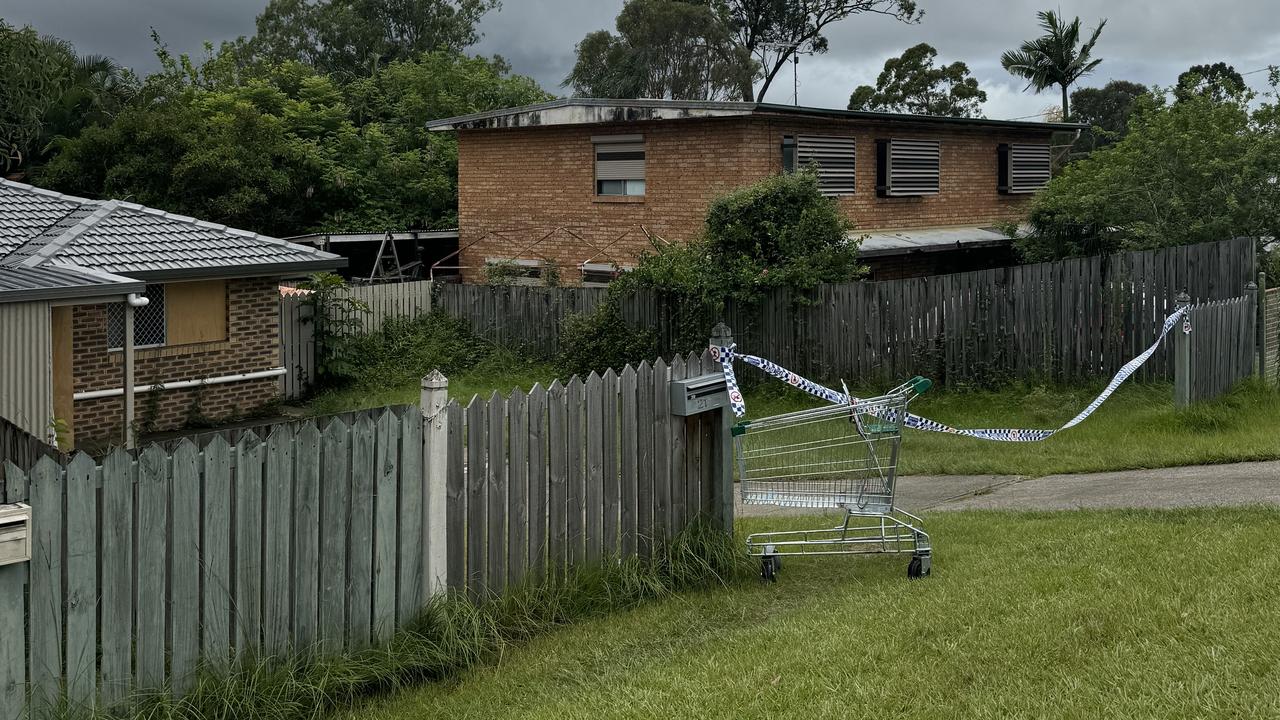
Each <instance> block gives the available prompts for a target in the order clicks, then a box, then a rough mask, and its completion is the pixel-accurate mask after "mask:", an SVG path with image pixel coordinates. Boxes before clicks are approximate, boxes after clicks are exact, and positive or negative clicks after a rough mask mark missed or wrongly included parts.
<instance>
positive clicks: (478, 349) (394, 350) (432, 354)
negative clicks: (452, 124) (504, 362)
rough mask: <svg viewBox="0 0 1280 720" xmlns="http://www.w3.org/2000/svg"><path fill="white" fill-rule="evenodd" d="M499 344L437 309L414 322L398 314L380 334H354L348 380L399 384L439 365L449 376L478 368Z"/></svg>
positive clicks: (348, 348)
mask: <svg viewBox="0 0 1280 720" xmlns="http://www.w3.org/2000/svg"><path fill="white" fill-rule="evenodd" d="M492 352H493V346H492V345H490V344H489V343H487V342H485V341H484V340H483V339H481V338H479V337H476V336H475V335H473V334H472V333H471V329H470V328H469V327H468V326H467V323H466V321H464V320H460V319H458V318H453V317H450V316H449V315H446V314H445V313H444V312H442V311H438V310H437V311H433V312H431V313H428V314H426V315H420V316H418V317H416V318H414V319H412V320H408V319H404V318H392V319H389V320H387V321H386V322H385V323H384V324H383V326H382V330H381V331H380V332H376V333H371V334H369V335H362V336H357V337H353V338H350V339H348V340H347V341H346V344H345V348H344V353H345V355H346V357H347V358H348V359H349V362H348V363H347V367H348V368H349V374H347V375H346V376H345V377H344V378H343V379H344V380H346V381H348V382H359V383H362V384H376V385H380V386H394V385H398V384H406V383H412V382H413V381H414V380H416V379H418V378H420V377H422V376H423V375H425V374H427V373H428V372H430V371H431V370H433V369H439V370H440V371H441V372H443V373H444V374H446V375H449V374H451V373H454V372H459V371H462V370H467V369H469V368H471V367H474V366H475V365H476V364H477V363H479V362H480V361H482V360H484V359H485V358H486V357H488V356H489V355H490V354H491V353H492Z"/></svg>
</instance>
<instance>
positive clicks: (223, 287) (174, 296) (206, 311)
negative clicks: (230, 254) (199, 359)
mask: <svg viewBox="0 0 1280 720" xmlns="http://www.w3.org/2000/svg"><path fill="white" fill-rule="evenodd" d="M165 292H166V295H167V305H168V319H167V324H168V326H169V342H168V344H169V345H187V344H190V343H201V342H217V341H219V340H226V339H227V282H226V281H225V280H199V281H196V282H178V283H169V284H168V285H166V286H165Z"/></svg>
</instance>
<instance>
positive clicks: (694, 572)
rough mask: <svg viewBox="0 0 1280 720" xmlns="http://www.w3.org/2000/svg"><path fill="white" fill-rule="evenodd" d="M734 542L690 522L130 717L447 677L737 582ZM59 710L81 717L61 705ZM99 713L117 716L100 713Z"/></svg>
mask: <svg viewBox="0 0 1280 720" xmlns="http://www.w3.org/2000/svg"><path fill="white" fill-rule="evenodd" d="M750 567H751V566H750V564H749V563H748V562H747V559H746V555H745V554H744V553H743V552H742V549H741V545H740V544H738V543H737V542H734V541H733V539H732V538H730V537H728V536H727V535H726V534H724V533H722V532H720V531H717V530H715V529H714V528H712V527H711V526H709V525H706V524H695V525H693V526H691V527H690V528H689V529H688V530H686V531H685V532H684V533H682V534H680V535H679V536H677V537H676V538H675V539H674V540H672V541H671V542H669V543H664V544H662V545H661V546H660V547H659V548H658V551H657V552H656V553H655V556H654V557H653V558H651V559H637V558H631V559H624V560H619V561H617V562H606V563H604V564H602V565H601V566H599V567H595V568H589V569H580V570H575V571H573V572H572V573H570V574H569V575H568V576H567V577H561V578H558V579H556V578H552V579H548V580H544V581H540V582H530V583H527V584H525V585H524V586H521V587H519V588H517V589H515V590H513V591H511V592H509V593H507V594H505V595H503V596H501V597H497V598H490V599H488V600H485V601H483V602H479V603H473V602H471V601H469V600H466V599H464V598H460V597H455V596H450V597H445V598H442V599H439V600H436V601H434V602H432V603H431V604H429V605H428V606H427V607H426V608H425V609H424V610H423V612H422V614H421V615H420V616H419V617H418V618H417V619H416V620H415V621H414V622H412V623H411V624H409V625H408V626H407V627H405V628H404V629H402V630H401V631H400V632H398V633H397V634H396V635H395V636H394V637H393V638H392V639H391V640H390V642H388V643H387V644H386V645H384V646H381V647H376V648H370V649H368V650H364V651H360V652H354V653H349V654H346V655H342V656H338V657H332V658H327V659H318V660H317V659H314V658H313V657H312V656H308V655H305V654H304V655H299V656H297V657H293V658H289V659H284V660H280V659H275V660H261V661H256V662H252V663H247V664H244V665H242V666H240V667H239V668H237V669H235V670H233V671H231V672H229V673H213V672H210V673H208V674H206V675H205V676H203V677H202V678H200V679H199V680H198V683H197V686H196V687H195V689H194V691H193V692H191V693H189V694H188V695H187V696H186V697H185V698H183V699H181V700H171V699H169V698H167V697H166V696H164V695H163V694H156V695H149V696H148V695H140V696H137V697H135V698H133V703H132V704H133V705H134V706H135V708H136V709H135V710H134V712H133V713H132V717H133V718H135V720H140V719H143V718H145V719H148V720H245V719H249V720H256V719H259V718H261V719H262V720H293V719H299V718H316V717H321V716H323V715H325V714H326V713H329V712H332V711H333V710H335V709H340V708H344V707H352V706H354V704H356V703H358V702H360V701H361V700H363V699H366V698H368V697H369V696H371V695H377V694H379V693H387V692H390V691H394V690H399V689H403V688H407V687H410V686H417V685H420V684H422V683H430V682H435V681H440V680H443V679H448V678H451V677H454V676H456V675H458V674H459V673H461V672H463V671H465V670H467V669H470V668H475V667H477V666H482V665H484V664H488V663H492V662H495V661H498V660H500V659H501V658H502V657H505V656H507V655H509V654H510V653H511V652H513V650H514V649H515V648H516V647H518V646H519V645H521V644H523V643H526V642H528V641H529V640H530V639H531V638H534V637H536V636H538V635H540V634H543V633H546V632H548V631H550V630H552V629H555V628H558V627H561V626H565V625H567V624H569V623H572V622H575V621H580V620H583V619H587V618H592V617H599V616H603V615H607V614H609V613H613V612H618V611H627V610H634V609H636V608H639V607H642V606H643V605H645V604H647V603H652V602H654V601H659V600H668V599H671V598H672V597H674V596H675V595H676V594H677V593H680V592H687V591H697V590H707V589H711V588H718V587H725V586H728V585H732V584H740V582H741V581H742V580H745V579H747V578H748V577H749V576H750V574H751V571H750ZM62 714H64V715H65V716H67V717H80V716H78V715H76V714H74V713H72V712H69V711H66V710H64V712H63V713H62ZM102 717H104V718H105V717H115V716H108V715H103V716H102Z"/></svg>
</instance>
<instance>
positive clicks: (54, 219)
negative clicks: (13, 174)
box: [0, 180, 346, 279]
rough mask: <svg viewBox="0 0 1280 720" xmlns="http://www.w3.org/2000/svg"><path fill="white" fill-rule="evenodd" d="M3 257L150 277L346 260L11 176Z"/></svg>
mask: <svg viewBox="0 0 1280 720" xmlns="http://www.w3.org/2000/svg"><path fill="white" fill-rule="evenodd" d="M11 219H12V220H11ZM41 223H43V224H41ZM6 242H7V245H5V244H3V243H6ZM0 255H2V256H3V259H0V265H3V266H8V267H50V266H64V267H78V268H89V269H93V270H99V271H103V272H109V273H118V274H123V275H128V276H130V277H138V278H144V279H164V278H177V277H210V276H218V275H234V274H244V273H246V272H281V273H305V272H314V271H318V270H328V269H334V268H338V267H341V266H343V265H345V264H346V260H345V259H344V258H342V257H339V256H337V255H333V254H331V253H326V252H322V251H320V250H317V249H316V248H313V247H308V246H306V245H298V244H294V243H290V242H286V241H284V240H278V239H276V238H272V237H267V236H265V235H258V234H256V233H251V232H247V231H244V230H236V229H234V228H229V227H227V226H225V225H218V224H215V223H209V222H204V221H201V220H196V219H195V218H191V217H186V216H183V215H175V214H172V213H166V212H163V211H161V210H156V209H153V208H148V207H144V206H142V205H137V204H135V203H126V202H121V201H118V200H108V201H95V200H85V199H82V198H73V197H69V196H64V195H57V194H55V193H50V192H48V191H46V190H40V189H38V188H34V187H31V186H30V185H23V184H20V183H13V182H8V181H5V180H0Z"/></svg>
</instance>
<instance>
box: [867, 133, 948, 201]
mask: <svg viewBox="0 0 1280 720" xmlns="http://www.w3.org/2000/svg"><path fill="white" fill-rule="evenodd" d="M941 168H942V146H941V144H940V143H939V142H938V141H937V140H898V139H894V140H877V141H876V194H878V195H879V196H881V197H902V196H912V195H937V194H938V191H939V187H940V183H941V175H942V171H941Z"/></svg>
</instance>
